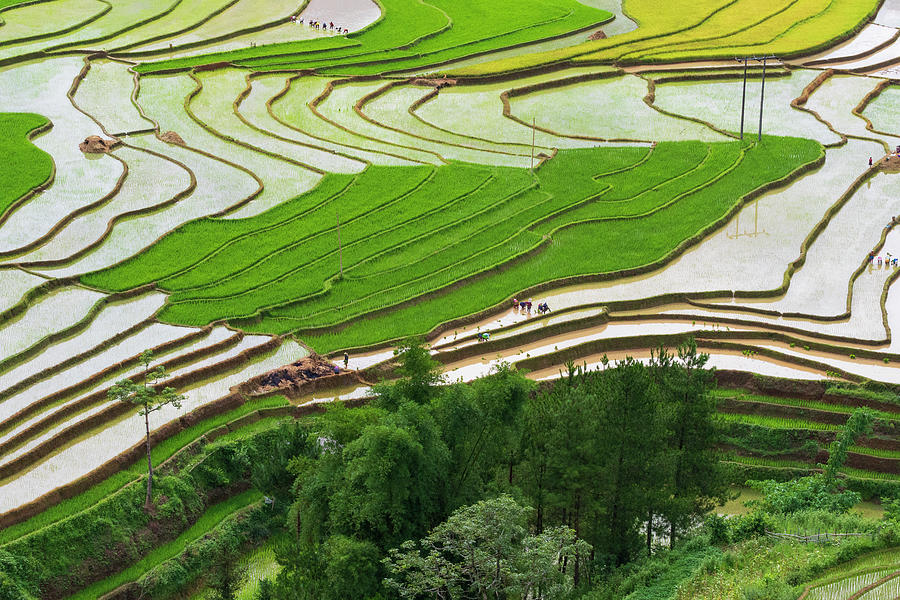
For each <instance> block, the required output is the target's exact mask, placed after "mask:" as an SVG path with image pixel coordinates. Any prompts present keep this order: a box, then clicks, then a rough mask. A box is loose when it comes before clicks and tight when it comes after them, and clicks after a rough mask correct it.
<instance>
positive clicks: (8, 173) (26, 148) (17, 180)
mask: <svg viewBox="0 0 900 600" xmlns="http://www.w3.org/2000/svg"><path fill="white" fill-rule="evenodd" d="M49 123H50V121H48V120H47V118H46V117H42V116H41V115H35V114H32V113H0V154H2V156H3V168H2V169H0V217H2V216H3V214H4V213H6V211H7V210H9V208H10V206H12V205H13V203H15V202H16V200H18V199H19V198H21V197H22V196H24V195H25V194H27V193H28V192H30V191H31V190H32V189H34V188H36V187H38V186H39V185H41V184H42V183H44V182H45V181H47V179H49V177H50V176H51V175H52V174H53V159H52V158H51V157H50V155H49V154H47V153H46V152H44V151H43V150H41V149H40V148H38V147H37V146H35V145H34V144H32V143H31V141H30V139H29V137H30V135H31V134H32V133H33V132H34V131H35V130H37V129H40V128H42V127H46V126H47V125H48V124H49Z"/></svg>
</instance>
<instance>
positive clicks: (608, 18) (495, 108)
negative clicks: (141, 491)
mask: <svg viewBox="0 0 900 600" xmlns="http://www.w3.org/2000/svg"><path fill="white" fill-rule="evenodd" d="M7 7H10V8H8V9H7ZM0 11H2V12H0V17H2V19H3V23H4V24H3V25H2V26H0V131H2V132H3V133H4V135H2V136H0V147H2V150H3V156H4V158H5V160H4V162H3V164H2V165H0V284H2V285H0V517H3V516H4V515H10V514H18V513H16V511H17V510H19V509H20V508H21V507H22V506H23V505H27V504H29V503H37V504H36V505H38V506H41V507H42V509H41V510H40V511H38V513H37V515H36V516H34V517H33V518H31V519H29V520H24V521H22V522H17V524H15V525H12V526H11V527H9V528H7V529H4V530H0V543H8V542H10V541H12V540H14V539H16V537H18V536H21V535H24V534H26V533H28V532H30V531H34V530H35V529H36V528H39V527H41V526H43V525H45V524H47V523H52V522H55V521H57V520H59V519H61V518H63V517H64V516H65V515H66V514H67V513H69V512H72V511H75V512H77V510H81V509H83V507H84V506H87V505H89V503H91V502H96V501H97V500H98V499H99V498H102V497H104V496H106V495H108V494H110V493H113V492H115V491H116V490H118V489H121V487H122V486H124V485H127V484H129V482H133V481H134V480H135V479H136V478H137V477H138V476H139V474H140V472H141V470H140V465H139V464H131V463H129V464H122V463H120V462H116V461H117V457H120V456H121V455H122V453H125V452H128V451H129V450H130V449H131V448H133V447H135V446H136V445H137V444H139V443H140V442H141V440H142V439H143V438H142V430H141V426H142V424H141V423H140V420H139V419H137V418H136V416H135V413H134V411H129V410H123V409H122V407H119V406H114V405H111V404H110V403H109V402H108V400H107V399H106V390H107V389H108V388H109V387H110V386H111V385H112V384H113V383H114V382H115V381H116V380H118V379H120V378H122V377H135V376H137V375H138V372H139V366H138V362H137V358H138V356H139V355H140V353H141V351H143V350H144V349H147V348H153V349H155V351H156V354H157V356H158V358H159V360H160V361H161V362H162V363H163V364H165V365H166V366H167V367H168V369H169V371H170V372H171V373H172V382H173V383H174V384H175V385H176V386H177V387H178V388H179V391H181V392H183V393H185V394H187V396H188V401H187V402H186V403H185V406H184V408H183V409H182V410H181V411H176V410H174V409H171V410H166V411H163V412H161V413H159V414H158V415H155V419H154V422H153V427H154V429H156V430H158V431H169V430H170V429H166V427H167V426H168V425H170V424H172V423H176V422H177V420H178V418H179V417H180V416H182V415H183V414H184V413H185V411H188V412H189V411H192V410H195V409H198V408H201V407H206V408H205V409H206V410H208V411H210V412H209V413H207V414H208V415H209V417H208V418H207V419H204V420H202V421H200V422H199V423H196V424H194V425H192V426H191V427H187V428H184V429H183V430H180V431H179V432H177V433H174V434H172V435H171V436H170V437H168V438H167V439H160V440H158V441H157V442H156V446H155V448H154V453H155V455H156V456H157V457H158V458H159V459H160V460H161V459H163V458H166V457H168V456H171V455H172V453H174V452H175V451H177V450H178V449H179V448H181V447H183V446H184V445H186V444H188V443H189V442H191V441H192V440H194V439H196V438H197V437H199V436H200V435H202V434H203V433H204V432H206V431H208V430H210V429H211V428H213V427H216V426H218V425H221V424H222V423H223V422H227V421H223V419H234V418H237V417H239V416H240V415H239V414H237V413H236V412H235V411H244V413H242V414H246V413H247V412H249V411H251V410H255V408H254V407H256V406H258V405H259V404H258V403H259V402H266V401H267V400H259V399H250V398H249V397H245V396H243V395H242V393H243V392H237V391H236V390H238V388H237V387H236V386H238V385H239V384H241V383H243V382H245V381H247V380H248V379H250V378H252V377H254V376H257V375H260V374H262V373H264V372H266V371H268V370H270V369H273V368H275V367H278V366H280V365H284V364H286V363H290V362H293V361H296V360H298V359H299V358H301V357H303V356H306V355H307V354H308V353H310V352H313V351H315V352H318V353H321V354H325V355H331V356H339V355H340V353H342V352H343V351H344V350H347V351H349V353H350V367H351V369H354V370H361V371H362V370H364V369H366V368H368V367H371V366H373V365H376V364H378V363H381V362H383V361H385V360H389V359H390V358H391V357H392V349H393V347H394V346H395V345H396V343H397V342H398V341H399V340H401V339H403V338H405V337H407V336H410V335H420V336H424V337H426V338H427V340H428V341H429V342H430V343H431V345H432V352H433V353H434V355H435V357H436V358H437V359H438V360H440V361H441V362H442V363H443V364H444V365H445V368H446V373H447V375H448V377H450V378H452V379H456V378H460V377H461V378H464V379H469V378H473V377H477V376H480V375H482V374H485V373H487V372H489V371H490V369H491V367H492V366H494V365H496V364H497V363H498V361H500V360H503V361H507V362H510V363H513V364H516V365H517V366H518V367H520V368H522V369H525V370H527V371H528V372H529V376H530V377H532V378H534V379H544V378H551V377H555V376H558V374H559V372H560V370H561V369H563V368H564V365H565V363H566V362H567V361H568V360H573V361H576V362H578V363H584V364H587V365H588V366H591V367H597V366H600V365H602V360H603V357H604V356H607V357H610V358H621V357H624V356H626V355H631V356H636V357H638V358H641V359H644V358H648V357H649V355H650V350H651V349H652V348H654V347H656V346H658V345H659V344H666V345H670V346H672V345H675V344H677V343H679V342H681V341H683V340H685V339H687V338H688V337H690V336H693V337H696V338H697V340H698V344H699V346H700V348H701V349H702V350H703V351H705V352H708V353H710V355H711V359H710V364H711V365H712V366H716V367H717V368H718V369H719V370H722V371H731V370H737V371H752V372H755V373H758V374H763V375H770V376H776V377H788V378H795V379H808V380H813V381H816V382H820V384H821V382H832V383H833V382H835V381H838V380H849V381H861V380H863V379H871V380H876V381H882V382H889V383H900V376H898V375H897V373H896V366H895V365H896V364H897V363H898V362H900V353H898V351H897V344H898V342H896V341H895V340H894V336H893V332H894V331H896V330H897V328H898V327H900V321H898V320H897V319H898V318H900V310H898V309H897V297H896V290H895V288H894V287H893V285H892V284H893V283H894V281H895V280H896V279H897V277H898V273H900V270H898V269H897V267H895V266H894V265H893V264H886V263H885V259H890V258H893V257H900V238H898V234H897V233H896V231H895V230H894V228H893V227H892V226H890V227H889V226H888V225H889V224H890V223H891V219H892V217H894V216H897V215H900V196H898V195H897V194H896V193H895V190H896V181H895V179H896V178H897V177H900V175H898V174H897V173H896V172H893V171H882V170H881V169H879V164H878V163H879V161H880V160H881V159H883V158H884V157H885V155H886V154H887V153H888V152H889V151H891V150H893V149H894V147H895V146H896V145H897V144H900V126H898V125H897V117H898V116H900V96H898V94H897V87H896V86H894V85H891V84H889V83H888V82H887V80H886V79H885V78H886V77H891V74H890V69H892V68H894V65H895V64H896V63H897V62H898V61H897V47H898V46H897V43H898V42H897V37H898V35H900V34H898V27H900V21H898V19H897V18H896V17H897V15H898V14H900V10H898V7H897V3H896V2H894V1H893V0H886V1H885V2H884V3H881V4H879V3H878V2H876V1H875V0H834V1H832V2H824V1H822V0H796V1H793V2H788V1H786V0H765V1H764V2H756V1H752V2H751V0H736V1H732V2H725V1H724V0H703V1H700V2H682V1H677V2H669V3H664V4H663V5H661V4H660V3H658V2H649V1H648V0H624V1H623V2H618V1H611V0H590V1H589V0H527V1H525V2H522V1H521V0H516V1H513V0H502V1H500V2H491V3H483V2H481V3H479V2H468V3H460V2H456V1H452V0H428V1H426V2H419V1H418V0H382V1H381V2H378V3H374V2H372V1H371V0H340V1H337V2H324V1H320V0H310V1H309V2H305V3H301V2H297V1H293V2H291V1H278V2H270V3H266V4H265V8H263V9H261V8H260V3H258V2H252V1H251V0H228V1H225V0H171V1H162V0H159V1H152V2H139V1H137V0H121V1H119V0H117V1H116V2H111V3H105V2H93V1H88V0H45V1H42V2H39V3H37V4H32V5H22V6H13V5H12V4H4V3H3V2H2V1H0ZM497 14H503V15H504V17H503V18H496V15H497ZM626 15H627V16H626ZM292 17H294V20H293V21H292V20H291V18H292ZM310 21H322V22H325V23H326V24H327V23H334V24H335V25H336V26H338V27H327V26H326V28H324V29H322V28H319V29H315V28H314V27H312V26H310ZM338 28H339V31H337V30H336V29H338ZM345 29H346V31H345ZM600 30H602V31H603V33H604V35H603V36H601V35H599V34H598V35H593V36H592V34H595V33H597V32H598V31H600ZM589 36H592V37H594V38H596V39H593V40H588V37H589ZM604 36H605V37H604ZM764 54H776V55H777V58H775V59H772V61H771V62H769V63H768V65H767V68H768V71H767V74H766V78H765V95H764V97H763V99H762V102H761V101H760V99H761V95H762V92H763V85H762V82H763V77H762V75H763V71H762V69H761V68H760V66H761V65H759V64H758V63H754V62H753V61H751V62H750V69H749V77H748V79H747V88H746V95H745V94H744V80H743V75H744V71H743V69H742V68H741V66H740V63H736V62H735V61H734V60H733V58H734V57H735V56H737V57H742V56H757V55H764ZM827 68H833V69H835V72H831V71H824V70H823V69H827ZM742 105H743V106H744V107H745V113H744V115H743V138H741V126H742V118H741V106H742ZM760 110H762V123H763V126H762V133H763V137H762V139H758V137H757V131H758V129H757V127H758V124H759V121H758V119H759V118H760ZM92 135H97V136H101V137H103V138H105V139H109V140H112V141H114V142H117V143H116V144H115V145H114V146H113V147H112V148H111V149H110V150H109V151H108V152H102V153H83V152H82V151H81V150H80V149H79V144H80V143H82V142H84V141H85V138H87V137H88V136H92ZM870 156H871V157H872V158H873V162H874V163H875V164H874V165H873V166H872V168H870V167H869V164H868V160H869V157H870ZM870 255H871V256H872V259H871V260H870ZM879 259H880V262H879ZM512 298H517V299H519V300H524V301H531V302H532V303H533V306H534V307H536V305H537V304H538V302H540V301H546V302H547V303H548V304H549V306H550V307H551V308H552V310H553V312H551V313H550V314H549V315H537V314H536V311H534V310H530V311H529V310H527V309H526V308H519V307H518V306H516V307H513V305H512V300H511V299H512ZM483 333H489V334H490V339H489V341H486V342H484V341H478V338H477V335H478V334H483ZM726 392H727V393H725V394H724V395H723V396H722V398H723V408H722V412H723V422H725V423H726V424H729V426H734V427H738V426H757V427H765V428H769V429H774V430H780V431H799V432H806V433H804V434H803V435H817V436H828V435H832V434H833V432H834V431H835V430H836V429H837V428H838V427H839V425H840V423H841V422H842V419H844V418H846V414H847V410H848V406H847V405H846V404H841V403H840V402H837V401H835V400H834V398H831V396H827V397H826V396H823V397H822V398H819V399H818V400H815V401H812V400H809V399H808V398H807V401H806V402H805V403H803V402H800V401H797V400H796V398H794V399H791V398H784V397H781V396H777V395H776V396H771V397H768V396H767V397H757V398H753V397H749V396H747V395H746V394H743V395H741V394H738V393H737V392H735V391H734V390H726ZM234 393H237V394H238V398H239V401H241V402H244V404H243V405H242V406H241V407H240V408H233V406H232V405H230V404H228V405H227V406H226V403H224V402H220V400H222V399H223V398H225V397H233V396H232V394H234ZM366 393H367V385H366V384H364V383H363V382H362V381H360V382H358V383H352V384H342V387H338V388H336V389H324V390H321V391H319V392H317V394H316V395H314V396H310V397H309V398H307V400H309V401H311V402H320V401H330V400H332V399H334V398H339V399H340V398H344V399H346V398H358V397H361V396H364V395H365V394H366ZM269 401H272V402H275V401H274V400H271V399H270V400H269ZM284 402H285V401H284V399H278V400H277V405H278V406H283V405H284ZM751 408H752V410H751ZM878 408H879V410H882V411H883V413H884V414H882V415H881V417H882V418H883V419H884V420H886V421H892V420H895V416H896V415H893V414H892V413H891V412H890V411H889V410H886V409H885V407H884V406H880V405H879V407H878ZM876 437H878V436H876ZM882 437H884V436H882ZM891 443H894V442H890V443H885V444H882V445H878V443H876V442H873V441H872V440H863V441H862V442H861V443H860V445H859V446H858V447H855V448H854V449H853V450H852V452H851V455H852V456H853V457H855V458H853V459H852V460H851V461H850V462H849V463H848V467H847V469H846V470H845V475H847V476H848V477H850V478H855V479H859V480H878V481H882V480H883V481H893V480H895V479H896V478H897V477H900V447H895V446H891V445H890V444H891ZM801 459H803V460H801ZM723 460H728V461H729V462H731V463H733V464H735V465H738V466H739V467H740V468H744V469H751V468H752V469H760V468H765V469H780V470H784V469H788V470H793V471H790V472H800V471H804V470H809V469H810V468H813V467H814V461H813V459H812V458H810V459H809V460H806V459H804V457H802V456H794V455H785V456H780V457H771V456H766V457H762V456H757V455H754V454H753V453H752V452H751V453H734V454H728V455H723ZM113 464H114V465H116V466H115V468H114V469H113V474H112V475H110V474H109V473H110V471H109V468H110V467H109V466H110V465H113ZM779 472H781V471H779ZM84 490H86V491H84ZM76 492H78V493H76ZM78 507H81V508H78ZM210 520H212V518H210ZM195 533H196V532H195ZM186 535H188V534H186ZM191 535H193V534H191ZM182 541H184V540H182ZM156 558H159V559H160V560H162V559H164V558H165V557H164V556H162V555H160V556H157V557H156ZM263 558H265V557H263ZM261 560H262V559H261ZM266 560H268V559H266ZM262 562H265V560H262ZM269 562H271V561H269ZM267 564H268V563H267ZM139 566H140V565H138V566H135V569H136V570H135V571H133V572H132V575H133V576H137V575H139V573H138V571H141V572H144V571H145V570H146V569H144V567H147V568H149V567H150V566H152V565H149V563H148V564H146V565H143V566H140V568H138V567H139ZM876 566H878V567H879V568H881V567H884V569H882V570H881V571H872V572H871V573H878V574H881V575H884V573H882V571H884V570H885V569H888V568H889V567H890V565H876ZM870 575H871V574H870V573H866V574H854V575H852V577H849V578H848V577H844V578H842V579H840V580H835V581H829V582H820V583H821V585H818V584H817V587H814V588H812V590H811V592H810V594H811V595H810V596H809V597H810V598H812V597H816V598H838V597H844V596H843V594H845V593H847V592H852V590H856V589H859V585H860V584H861V582H863V580H864V579H865V578H866V577H870ZM130 576H131V575H129V577H130ZM123 577H124V576H123ZM126 578H127V577H126ZM854 578H855V579H854ZM877 579H878V578H876V580H877ZM123 581H124V579H123ZM865 581H868V579H865ZM873 581H874V580H873ZM893 581H900V579H897V580H890V581H889V580H885V582H884V586H883V587H881V590H882V591H885V590H886V591H887V592H886V593H893V594H894V596H896V595H897V592H896V591H894V588H892V587H891V586H895V585H897V584H896V583H893ZM118 582H119V580H118V579H114V580H110V581H107V582H106V583H104V584H103V585H101V587H103V589H104V590H105V589H107V588H108V587H109V586H113V587H114V584H117V583H118ZM870 583H871V582H870ZM98 585H99V584H98ZM104 586H106V587H104ZM842 586H843V587H842ZM97 589H99V588H97ZM873 591H874V590H873ZM91 593H93V592H85V594H87V595H88V596H90V594H91ZM872 593H873V592H869V593H868V594H869V595H867V596H865V597H867V598H868V597H872V598H874V597H877V595H872ZM879 593H880V592H879ZM814 594H818V595H814ZM88 596H85V597H88ZM891 598H893V596H892V597H891Z"/></svg>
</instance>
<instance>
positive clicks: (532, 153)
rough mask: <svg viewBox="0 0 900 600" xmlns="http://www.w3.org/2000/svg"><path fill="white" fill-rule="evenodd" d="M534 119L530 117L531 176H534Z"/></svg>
mask: <svg viewBox="0 0 900 600" xmlns="http://www.w3.org/2000/svg"><path fill="white" fill-rule="evenodd" d="M534 129H535V124H534V117H531V174H532V175H533V174H534Z"/></svg>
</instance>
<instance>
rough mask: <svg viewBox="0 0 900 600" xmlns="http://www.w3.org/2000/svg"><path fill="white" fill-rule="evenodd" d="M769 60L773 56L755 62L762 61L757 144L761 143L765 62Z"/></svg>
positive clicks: (764, 94) (764, 93)
mask: <svg viewBox="0 0 900 600" xmlns="http://www.w3.org/2000/svg"><path fill="white" fill-rule="evenodd" d="M770 58H775V57H774V56H763V57H761V58H757V59H756V60H761V61H762V88H761V89H760V92H759V135H758V136H757V138H756V141H757V142H760V141H762V122H763V100H764V99H765V96H766V60H768V59H770Z"/></svg>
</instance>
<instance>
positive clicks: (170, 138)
mask: <svg viewBox="0 0 900 600" xmlns="http://www.w3.org/2000/svg"><path fill="white" fill-rule="evenodd" d="M159 139H161V140H162V141H164V142H168V143H170V144H178V145H179V146H187V144H186V143H185V142H184V140H183V139H182V138H181V136H180V135H178V134H177V133H175V132H174V131H167V132H165V133H164V134H162V135H161V136H159Z"/></svg>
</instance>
